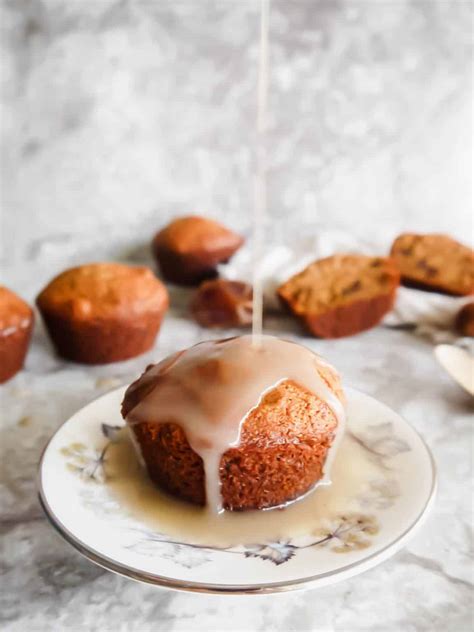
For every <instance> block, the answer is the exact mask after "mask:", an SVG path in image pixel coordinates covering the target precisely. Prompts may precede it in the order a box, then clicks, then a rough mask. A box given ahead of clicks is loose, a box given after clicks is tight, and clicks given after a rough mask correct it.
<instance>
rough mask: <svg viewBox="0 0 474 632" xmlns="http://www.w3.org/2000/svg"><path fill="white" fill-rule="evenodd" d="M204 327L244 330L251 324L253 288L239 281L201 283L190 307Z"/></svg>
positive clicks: (218, 280)
mask: <svg viewBox="0 0 474 632" xmlns="http://www.w3.org/2000/svg"><path fill="white" fill-rule="evenodd" d="M190 309H191V314H192V315H193V318H194V320H196V322H198V323H199V324H200V325H202V326H203V327H247V326H249V325H251V324H252V313H253V308H252V286H251V285H249V284H248V283H243V282H242V281H227V280H226V279H214V280H212V281H204V283H202V284H201V285H200V286H199V288H198V289H197V291H196V293H195V295H194V296H193V299H192V301H191V305H190Z"/></svg>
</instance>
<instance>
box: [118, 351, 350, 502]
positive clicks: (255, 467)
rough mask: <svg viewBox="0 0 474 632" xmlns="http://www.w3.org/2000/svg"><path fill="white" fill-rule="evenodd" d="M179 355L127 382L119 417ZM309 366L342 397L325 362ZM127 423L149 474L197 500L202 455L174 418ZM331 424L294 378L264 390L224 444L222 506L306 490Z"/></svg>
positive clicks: (329, 414) (318, 468)
mask: <svg viewBox="0 0 474 632" xmlns="http://www.w3.org/2000/svg"><path fill="white" fill-rule="evenodd" d="M220 342H224V343H225V342H226V341H219V342H218V344H219V343H220ZM182 353H186V352H180V353H179V354H175V355H174V356H171V357H170V358H168V359H166V360H165V361H164V363H163V365H162V369H161V372H160V373H159V374H155V375H153V376H152V377H148V376H149V375H150V374H149V372H148V371H149V369H150V368H152V367H149V369H147V371H146V372H145V373H144V374H143V375H142V377H141V378H140V379H139V380H137V381H136V382H134V383H133V384H132V385H131V386H130V387H129V389H128V390H127V392H126V394H125V398H124V401H123V404H122V415H123V417H124V418H127V416H128V415H129V413H131V411H132V410H134V409H135V407H136V406H137V405H139V404H140V403H141V402H142V401H143V400H144V399H145V398H146V397H147V396H149V395H150V393H151V391H152V390H153V388H154V386H155V384H156V379H157V378H158V379H163V378H162V376H163V375H164V374H165V372H166V370H167V367H169V366H172V365H173V363H174V362H175V361H176V359H177V358H179V357H180V355H181V354H182ZM211 364H212V367H209V369H211V368H212V374H213V375H219V376H221V377H222V379H223V380H228V379H236V378H235V376H234V377H232V376H230V375H229V372H228V371H227V370H226V367H225V366H220V365H216V363H215V360H212V361H211ZM158 366H160V365H158ZM203 369H204V366H203ZM314 370H315V372H316V371H319V374H320V376H321V378H322V379H323V381H324V383H325V384H326V385H327V386H328V387H329V388H330V390H331V392H332V393H334V394H335V395H336V397H337V398H338V399H339V400H340V401H341V402H343V393H342V390H341V384H340V378H339V376H338V374H337V373H336V372H335V371H334V369H332V367H330V366H329V365H326V364H324V365H322V366H321V367H320V369H317V368H316V366H315V367H314ZM205 375H206V372H205V371H204V370H203V371H202V377H203V381H202V389H206V388H209V389H210V391H209V392H210V393H212V392H213V383H212V381H211V380H209V382H208V383H207V384H206V380H205V378H204V376H205ZM172 379H173V380H174V379H175V378H172ZM173 384H174V385H176V383H175V382H173ZM210 401H212V399H211V400H210ZM155 403H157V404H158V405H159V403H160V401H159V400H157V401H156V402H155ZM208 403H209V402H208ZM147 406H149V404H147ZM147 410H148V411H150V409H149V408H148V409H147ZM150 413H151V411H150ZM130 427H131V429H132V431H133V433H134V435H135V437H136V440H137V442H138V445H139V447H140V451H141V455H142V457H143V460H144V462H145V464H146V467H147V471H148V474H149V476H150V478H151V479H152V480H153V481H154V482H155V483H156V484H157V485H158V486H160V487H162V488H164V489H165V490H166V491H168V492H169V493H171V494H173V495H174V496H177V497H179V498H181V499H183V500H186V501H189V502H191V503H195V504H199V505H204V504H205V502H206V492H205V476H204V467H203V461H202V459H201V457H200V456H199V455H198V454H196V452H195V451H194V450H193V449H192V448H191V447H190V445H189V442H188V439H187V437H186V433H185V431H184V430H183V428H182V426H181V425H180V420H179V419H175V420H174V421H173V422H171V421H170V422H169V423H168V422H165V423H156V421H150V422H144V423H131V426H130ZM337 427H338V419H337V417H336V416H335V413H334V412H333V410H332V409H331V408H330V406H329V405H328V403H327V402H326V401H324V400H323V399H320V398H319V397H318V396H317V395H315V394H314V393H312V392H309V391H308V390H307V389H305V388H303V387H302V386H300V385H299V384H296V383H295V382H294V381H292V380H284V381H282V382H280V383H279V384H278V385H277V386H276V387H274V388H272V389H271V390H269V391H267V393H266V394H265V395H264V396H263V398H262V399H261V401H260V403H259V404H258V405H257V406H256V407H254V408H253V409H251V410H250V412H249V414H248V415H247V416H246V417H245V420H244V423H243V425H242V428H241V434H240V442H239V444H238V446H236V447H231V448H229V449H228V450H227V451H225V452H224V454H223V456H222V458H221V461H220V481H221V496H222V503H223V506H224V507H225V508H226V509H230V510H247V509H263V508H269V507H275V506H280V505H284V504H285V503H288V502H290V501H292V500H294V499H296V498H298V497H299V496H301V495H303V494H304V493H306V492H307V491H309V490H310V489H311V488H312V487H314V485H315V484H316V483H317V481H318V480H319V479H320V478H321V476H322V472H323V466H324V463H325V461H326V457H327V454H328V450H329V448H330V446H331V444H332V442H333V440H334V437H335V434H336V429H337Z"/></svg>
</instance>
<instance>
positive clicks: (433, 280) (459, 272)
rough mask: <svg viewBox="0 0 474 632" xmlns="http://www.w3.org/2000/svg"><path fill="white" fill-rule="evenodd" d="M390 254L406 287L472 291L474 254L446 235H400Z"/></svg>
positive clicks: (458, 292)
mask: <svg viewBox="0 0 474 632" xmlns="http://www.w3.org/2000/svg"><path fill="white" fill-rule="evenodd" d="M391 256H392V257H393V259H394V261H395V263H396V264H397V266H398V267H399V269H400V273H401V276H402V282H403V284H404V285H407V286H408V287H415V288H418V289H422V290H432V291H437V292H442V293H444V294H451V295H454V296H467V295H469V294H473V293H474V253H473V251H472V250H471V248H468V247H467V246H464V245H463V244H461V243H459V242H458V241H456V240H454V239H451V237H448V236H447V235H414V234H410V233H406V234H404V235H400V236H399V237H397V239H395V241H394V242H393V245H392V250H391Z"/></svg>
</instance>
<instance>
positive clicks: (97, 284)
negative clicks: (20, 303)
mask: <svg viewBox="0 0 474 632" xmlns="http://www.w3.org/2000/svg"><path fill="white" fill-rule="evenodd" d="M36 302H37V305H38V308H39V310H40V312H41V315H42V317H43V320H44V322H45V325H46V328H47V330H48V333H49V335H50V337H51V340H52V342H53V344H54V346H55V348H56V351H57V353H58V355H60V356H62V357H63V358H66V359H68V360H73V361H74V362H81V363H84V364H106V363H109V362H117V361H119V360H126V359H128V358H132V357H134V356H137V355H140V354H141V353H144V352H145V351H148V349H150V348H151V347H152V346H153V343H154V342H155V339H156V336H157V334H158V331H159V329H160V325H161V321H162V319H163V316H164V314H165V312H166V309H167V307H168V292H167V290H166V288H165V287H164V285H163V284H162V283H161V282H160V281H159V280H158V279H157V278H156V277H155V276H154V274H153V272H152V271H151V270H150V269H149V268H145V267H132V266H128V265H123V264H120V263H92V264H89V265H83V266H79V267H77V268H71V269H69V270H66V271H65V272H63V273H62V274H60V275H59V276H57V277H56V278H54V279H53V280H52V281H51V282H50V283H49V284H48V285H47V286H46V287H45V288H44V289H43V291H42V292H41V293H40V294H39V296H38V298H37V299H36Z"/></svg>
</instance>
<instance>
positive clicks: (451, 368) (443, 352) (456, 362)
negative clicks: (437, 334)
mask: <svg viewBox="0 0 474 632" xmlns="http://www.w3.org/2000/svg"><path fill="white" fill-rule="evenodd" d="M434 354H435V356H436V359H437V360H438V362H439V363H440V364H441V366H442V367H443V368H444V369H445V370H446V371H447V372H448V373H449V375H450V376H451V377H452V378H453V379H454V380H456V382H457V383H458V384H459V385H460V386H462V387H463V388H464V389H465V390H466V391H467V392H468V393H470V394H471V395H474V356H472V355H471V354H470V353H469V351H466V350H465V349H461V347H456V346H454V345H437V346H436V347H435V349H434Z"/></svg>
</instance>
